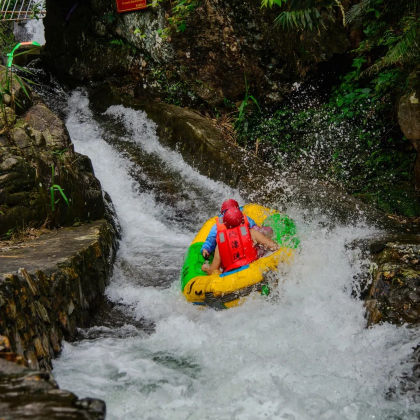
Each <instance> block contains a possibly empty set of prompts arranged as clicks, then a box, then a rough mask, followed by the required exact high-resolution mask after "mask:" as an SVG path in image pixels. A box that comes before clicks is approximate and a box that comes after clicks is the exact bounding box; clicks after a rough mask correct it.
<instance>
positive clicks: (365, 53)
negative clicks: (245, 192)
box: [235, 0, 420, 217]
mask: <svg viewBox="0 0 420 420" xmlns="http://www.w3.org/2000/svg"><path fill="white" fill-rule="evenodd" d="M343 4H344V2H343ZM343 4H341V2H340V1H335V0H326V1H318V0H312V1H310V0H263V1H262V4H261V7H278V8H279V10H280V14H279V16H278V17H277V19H276V21H275V22H276V24H280V25H281V26H282V27H283V28H284V29H288V30H293V31H296V30H297V31H302V33H303V34H304V33H305V32H306V31H310V30H319V28H320V27H321V26H324V25H325V22H326V20H328V19H337V18H340V17H339V11H340V10H341V13H342V14H341V16H342V17H343V16H344V18H345V19H344V22H345V24H346V25H349V26H350V28H351V29H352V30H358V31H360V32H361V34H362V40H361V42H360V43H359V45H358V46H357V48H356V49H354V50H353V51H351V52H349V54H350V56H351V57H352V59H353V64H352V68H351V69H350V70H349V71H348V72H347V73H346V74H344V75H343V76H342V77H341V79H340V82H339V83H338V84H337V85H336V86H334V87H333V89H332V91H331V92H330V96H329V100H327V101H326V103H324V104H323V105H320V106H318V107H316V108H309V109H306V110H303V111H302V110H299V111H296V110H294V109H292V108H291V107H287V106H284V107H282V108H280V109H278V110H277V111H276V112H274V113H273V114H272V115H270V116H267V115H266V114H265V115H264V114H263V115H258V114H255V113H254V114H251V115H250V114H248V119H247V122H246V126H245V127H244V124H243V119H241V124H240V125H235V128H236V130H237V133H238V134H240V135H239V136H238V138H239V142H240V144H241V145H242V146H244V147H247V148H248V149H250V150H258V148H259V150H260V156H262V157H263V158H265V159H267V160H269V161H271V162H272V163H274V164H276V165H278V166H280V167H281V168H283V169H285V170H286V169H287V170H292V171H296V172H298V173H304V174H306V175H310V176H314V175H315V176H317V177H318V178H324V179H326V180H330V181H333V182H336V183H339V184H340V185H342V186H344V187H345V188H346V189H347V190H348V191H349V192H351V193H353V194H354V195H357V196H359V197H361V198H362V199H364V200H365V201H368V202H370V203H373V204H375V205H377V206H378V207H379V208H381V209H382V210H384V211H386V212H388V213H397V214H401V215H404V216H410V217H413V216H419V215H420V203H419V197H418V194H417V193H416V192H415V191H414V187H413V168H414V161H415V157H416V153H415V151H414V150H413V148H412V147H411V145H410V143H409V142H408V141H407V140H406V139H405V138H404V137H403V135H402V133H401V131H400V130H399V127H398V122H397V118H396V104H397V103H398V99H399V97H400V96H401V94H402V93H403V91H404V87H405V81H406V80H407V76H408V74H409V73H410V71H412V70H413V69H414V68H415V67H416V66H417V65H418V64H419V63H420V48H419V46H420V16H419V12H420V5H419V3H418V2H416V1H412V0H402V1H398V2H395V1H393V0H362V1H360V3H358V4H356V5H354V6H352V7H350V9H349V10H348V11H347V13H344V9H343ZM337 12H338V15H337ZM337 16H338V17H337ZM248 95H249V93H248V87H247V92H246V96H247V97H248ZM239 115H240V113H239ZM238 120H239V117H238V119H237V120H236V121H238ZM244 130H245V131H246V133H244ZM244 134H246V136H245V135H244ZM245 138H246V141H245V140H244V139H245Z"/></svg>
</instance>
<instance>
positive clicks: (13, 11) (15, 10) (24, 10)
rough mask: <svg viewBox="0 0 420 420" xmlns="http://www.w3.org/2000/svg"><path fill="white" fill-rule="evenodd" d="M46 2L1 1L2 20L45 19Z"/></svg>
mask: <svg viewBox="0 0 420 420" xmlns="http://www.w3.org/2000/svg"><path fill="white" fill-rule="evenodd" d="M45 14H46V10H45V2H44V1H39V0H0V21H1V20H13V21H19V20H30V19H42V18H44V17H45Z"/></svg>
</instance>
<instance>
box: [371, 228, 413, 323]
mask: <svg viewBox="0 0 420 420" xmlns="http://www.w3.org/2000/svg"><path fill="white" fill-rule="evenodd" d="M380 243H381V245H382V246H381V247H375V246H374V247H371V251H372V255H371V261H372V264H371V272H372V282H371V285H370V287H369V293H368V297H367V300H366V304H365V306H366V310H367V319H368V325H369V326H370V325H373V324H377V323H379V322H391V323H393V324H403V323H410V324H414V325H418V324H419V321H420V237H418V236H405V237H401V238H392V239H388V240H387V239H384V240H383V241H380Z"/></svg>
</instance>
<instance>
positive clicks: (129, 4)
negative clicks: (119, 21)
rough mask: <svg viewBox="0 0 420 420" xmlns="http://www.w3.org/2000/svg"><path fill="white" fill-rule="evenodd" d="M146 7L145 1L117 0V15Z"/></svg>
mask: <svg viewBox="0 0 420 420" xmlns="http://www.w3.org/2000/svg"><path fill="white" fill-rule="evenodd" d="M146 7H147V4H146V0H117V10H118V13H124V12H132V11H133V10H140V9H145V8H146Z"/></svg>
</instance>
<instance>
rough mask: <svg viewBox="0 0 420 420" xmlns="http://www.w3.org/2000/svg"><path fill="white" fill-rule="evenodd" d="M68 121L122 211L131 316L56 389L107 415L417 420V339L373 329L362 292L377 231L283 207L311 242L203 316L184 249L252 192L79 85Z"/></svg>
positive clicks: (122, 277)
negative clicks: (253, 287) (368, 248)
mask: <svg viewBox="0 0 420 420" xmlns="http://www.w3.org/2000/svg"><path fill="white" fill-rule="evenodd" d="M66 124H67V128H68V130H69V132H70V135H71V138H72V141H73V143H74V145H75V150H76V151H77V152H80V153H84V154H87V155H88V156H89V157H90V158H91V159H92V162H93V166H94V170H95V174H96V176H97V177H98V178H99V180H100V181H101V183H102V186H103V188H104V190H105V191H107V192H108V193H109V195H110V196H111V198H112V201H113V203H114V206H115V209H116V213H117V215H118V221H119V223H120V226H121V233H122V238H121V241H120V248H119V251H118V255H117V259H116V263H115V268H114V274H113V277H112V279H111V282H110V285H109V287H108V288H107V291H106V293H107V297H108V299H109V300H110V301H111V302H113V304H114V305H116V306H117V307H118V311H120V312H123V314H124V322H119V323H117V322H115V323H114V325H113V324H112V322H111V324H109V323H108V324H106V325H105V324H104V325H100V324H99V325H96V326H94V327H92V328H89V329H85V330H81V336H82V337H83V338H82V339H81V340H80V341H77V342H73V343H65V345H64V351H63V353H62V354H61V356H60V357H59V358H58V359H57V360H56V361H55V362H54V375H55V378H56V379H57V380H58V383H59V385H60V387H62V388H65V389H69V390H71V391H73V392H75V393H76V394H77V395H78V396H80V397H87V396H89V397H97V398H101V399H103V400H105V401H106V403H107V410H108V415H107V418H109V419H153V420H156V419H162V420H163V419H217V420H224V419H226V420H228V419H229V420H230V419H238V420H239V419H243V420H251V419H288V420H292V419H295V420H313V419H329V420H333V419H334V420H335V419H337V420H338V419H340V420H341V419H348V420H356V419H357V420H359V419H360V420H365V419H366V420H367V419H388V420H391V419H395V420H396V419H418V418H420V407H419V406H418V405H417V404H416V403H415V402H413V395H410V394H401V393H400V391H398V389H399V387H398V384H399V382H400V379H399V378H401V377H402V376H403V375H405V374H409V373H410V371H411V369H412V368H413V365H412V362H410V359H409V355H410V354H411V353H412V351H413V347H415V346H416V345H417V344H418V343H419V338H420V336H419V334H418V332H417V331H416V330H414V329H410V328H408V327H398V328H397V327H395V326H392V325H389V324H384V325H380V326H375V327H374V328H370V329H366V320H365V318H364V312H365V311H364V307H363V302H362V301H361V300H359V299H358V298H357V296H354V281H355V280H354V278H356V277H357V275H358V274H359V273H360V271H361V270H362V266H363V263H364V261H363V259H362V257H361V256H360V253H359V252H358V250H357V249H351V248H348V247H346V244H349V243H351V242H352V241H353V240H355V239H360V238H366V237H369V236H374V235H377V234H378V231H376V230H375V229H374V228H371V227H369V226H365V225H358V224H357V223H356V224H352V225H336V226H335V227H334V228H331V226H328V227H327V226H326V224H325V223H324V222H325V220H323V219H321V218H316V217H312V218H308V217H307V216H306V214H305V212H304V211H302V210H301V209H299V207H298V206H294V205H293V203H292V204H291V205H289V206H288V207H287V208H284V207H282V210H284V211H286V212H287V213H288V214H289V215H290V216H291V217H292V218H293V219H294V220H295V221H296V223H297V226H298V229H299V234H300V238H301V240H302V246H301V251H300V253H299V255H297V258H296V259H295V262H294V263H293V265H291V266H290V267H282V269H281V270H280V271H279V273H277V278H278V285H277V286H276V287H275V288H274V290H273V293H272V294H271V296H269V297H268V298H265V297H264V298H263V297H261V296H253V297H252V298H250V299H249V300H248V301H247V302H246V303H245V304H244V305H242V306H240V307H238V308H235V309H232V310H228V311H219V312H218V311H214V310H212V309H204V310H203V309H198V308H197V307H194V306H192V305H189V304H187V302H186V301H185V300H184V298H183V296H182V295H181V292H180V289H179V271H180V268H181V266H182V262H183V256H184V253H185V251H186V249H187V247H188V245H189V243H190V242H191V240H192V239H193V237H194V236H195V233H196V232H197V230H198V229H199V227H200V226H201V224H202V223H203V222H204V221H205V220H207V218H209V217H210V216H212V215H214V214H216V213H217V210H218V207H219V206H220V203H221V202H222V201H223V200H224V199H225V198H229V197H233V198H235V199H237V200H238V201H239V202H240V203H241V204H244V203H246V202H247V197H241V195H240V193H239V192H238V191H236V190H232V189H231V188H230V187H228V186H226V185H224V184H222V183H219V182H215V181H212V180H210V179H208V178H206V177H204V176H202V175H200V173H199V172H198V171H197V170H196V169H194V168H192V167H191V166H189V165H188V164H186V163H185V161H184V160H183V158H182V155H181V154H180V153H179V152H178V151H176V150H170V149H168V148H166V147H164V146H162V145H161V143H160V142H159V139H158V137H157V136H156V126H155V124H154V123H153V122H152V121H150V120H149V119H148V118H147V116H146V115H145V113H144V112H142V111H136V110H133V109H129V108H124V107H123V106H121V105H118V106H111V107H110V108H108V109H107V111H106V112H105V113H101V112H98V111H95V109H93V107H92V106H91V104H90V103H89V98H88V95H87V94H86V93H85V92H84V91H83V90H76V91H74V92H72V93H71V94H70V96H69V97H68V106H67V120H66ZM271 182H276V180H271ZM279 205H280V203H279ZM320 222H321V223H320Z"/></svg>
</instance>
